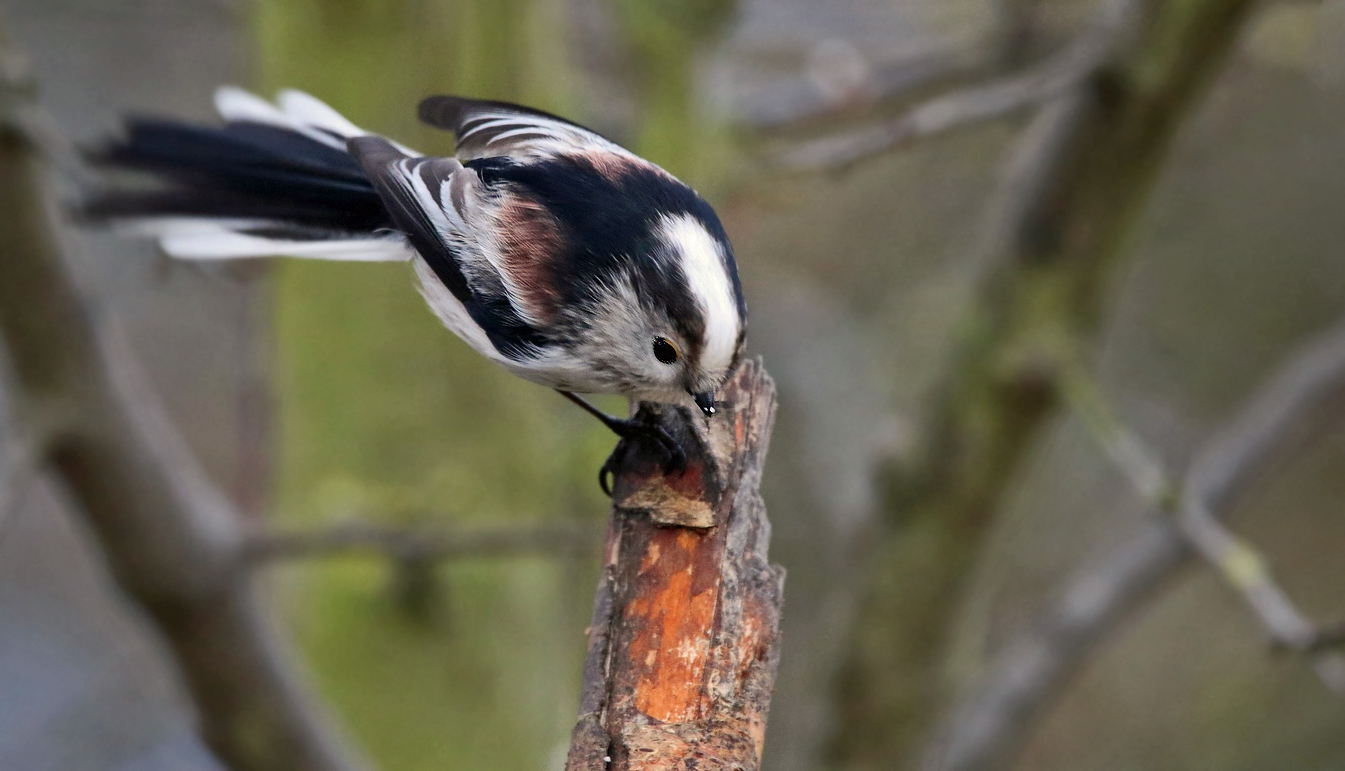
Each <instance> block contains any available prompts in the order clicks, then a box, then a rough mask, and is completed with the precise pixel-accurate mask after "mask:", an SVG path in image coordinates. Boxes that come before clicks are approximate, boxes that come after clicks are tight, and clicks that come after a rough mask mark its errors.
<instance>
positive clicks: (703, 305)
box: [661, 214, 742, 372]
mask: <svg viewBox="0 0 1345 771" xmlns="http://www.w3.org/2000/svg"><path fill="white" fill-rule="evenodd" d="M661 236H662V238H663V240H664V242H665V243H667V244H668V245H669V246H671V247H673V248H674V249H676V250H677V254H678V255H680V257H681V260H682V274H683V275H685V276H686V279H687V284H688V286H689V287H690V289H691V296H692V297H694V298H695V299H696V303H697V304H698V305H699V306H700V309H701V312H702V313H704V314H705V339H704V340H703V341H702V342H703V344H704V345H703V349H702V352H701V368H702V369H704V370H706V371H709V372H721V371H723V370H725V369H727V368H728V366H729V363H730V362H731V361H733V351H734V349H735V348H736V347H737V345H738V332H739V330H740V328H741V326H742V320H741V319H739V318H738V303H737V301H736V300H735V299H734V296H733V283H732V279H731V278H730V277H729V275H728V272H727V271H726V270H725V269H724V257H723V254H722V251H721V246H720V244H719V242H718V241H716V240H715V238H714V236H711V235H710V233H709V231H707V230H706V229H705V226H704V225H702V224H701V223H700V222H699V221H698V220H697V219H696V218H695V217H692V216H691V215H689V214H680V215H677V216H675V217H664V218H663V227H662V232H661Z"/></svg>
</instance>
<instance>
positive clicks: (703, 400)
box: [691, 391, 715, 418]
mask: <svg viewBox="0 0 1345 771" xmlns="http://www.w3.org/2000/svg"><path fill="white" fill-rule="evenodd" d="M691 398H692V399H694V400H695V402H696V406H697V407H700V408H701V412H704V413H705V417H707V418H708V417H710V416H711V415H713V414H715V394H714V392H713V391H704V392H702V393H698V394H692V395H691Z"/></svg>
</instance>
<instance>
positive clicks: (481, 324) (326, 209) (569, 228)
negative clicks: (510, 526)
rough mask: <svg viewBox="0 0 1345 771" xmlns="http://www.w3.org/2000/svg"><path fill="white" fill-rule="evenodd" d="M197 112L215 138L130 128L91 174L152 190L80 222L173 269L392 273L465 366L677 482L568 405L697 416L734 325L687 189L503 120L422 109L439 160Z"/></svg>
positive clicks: (726, 250) (608, 146)
mask: <svg viewBox="0 0 1345 771" xmlns="http://www.w3.org/2000/svg"><path fill="white" fill-rule="evenodd" d="M215 102H216V106H217V108H218V110H219V112H220V115H221V116H222V117H223V118H224V121H225V124H224V126H222V127H206V126H198V125H190V124H186V123H181V122H177V121H166V120H133V121H129V122H128V125H127V130H126V133H125V136H124V137H122V138H120V139H118V140H116V141H114V142H112V143H110V144H108V145H107V146H105V147H103V148H102V149H101V150H100V151H99V152H97V153H96V154H95V156H94V157H95V158H96V159H97V160H98V161H100V162H102V163H104V164H106V165H109V166H112V167H120V168H128V169H134V170H139V171H144V172H148V173H150V174H151V175H153V176H154V177H155V178H156V179H157V181H158V185H157V187H155V188H153V189H151V190H149V191H145V190H144V189H143V188H141V189H136V190H131V189H121V190H113V191H111V192H107V193H104V194H102V195H100V196H99V197H97V198H95V199H94V200H92V201H89V202H87V203H86V204H85V206H84V211H85V213H86V214H88V215H90V216H91V217H93V218H95V219H100V220H106V221H111V222H113V223H119V224H126V225H131V226H133V227H134V228H135V229H136V230H138V231H139V232H142V233H147V234H150V235H153V236H156V237H157V238H158V240H159V243H160V244H161V245H162V248H163V250H164V251H165V252H167V253H168V254H170V255H172V256H174V257H178V258H182V259H189V260H214V259H237V258H249V257H266V256H281V255H283V256H292V257H309V258H315V259H327V260H382V261H410V262H411V263H412V264H413V265H414V269H415V273H416V276H417V277H418V279H419V282H420V287H421V292H422V294H423V295H424V297H425V300H426V301H427V302H428V303H429V305H430V308H431V309H433V311H434V313H435V314H436V315H438V317H439V318H440V319H441V320H442V321H443V323H444V325H445V326H447V327H448V328H449V329H450V330H452V331H453V332H454V333H456V334H457V335H458V336H459V337H461V338H462V339H463V340H464V341H466V342H467V344H468V345H470V346H471V347H472V348H474V349H476V350H477V351H478V352H480V353H481V354H483V355H484V356H486V357H487V358H489V359H491V360H493V361H495V362H497V363H499V364H501V365H503V366H504V367H506V368H507V369H509V370H510V371H511V372H513V373H514V374H517V375H519V376H521V377H523V378H526V379H528V380H531V381H533V382H535V383H540V384H542V385H545V386H548V387H551V388H554V389H556V390H558V391H560V392H561V393H563V394H564V395H566V396H567V397H569V398H570V399H572V400H574V401H575V402H577V403H578V404H580V405H581V406H583V407H584V408H585V409H587V410H588V411H589V412H591V413H593V414H594V415H595V416H597V417H598V418H599V419H600V420H602V421H603V423H604V424H606V425H607V426H608V427H609V428H611V429H612V430H613V431H615V432H616V433H617V434H618V435H620V436H621V437H622V438H623V439H628V438H632V437H634V436H637V435H645V436H652V437H653V438H654V439H657V440H658V441H659V442H660V443H661V444H663V446H664V447H665V448H666V450H667V452H668V454H669V458H670V460H671V461H672V462H673V463H674V464H680V463H681V450H680V449H679V448H678V447H677V446H676V443H675V442H673V441H672V440H671V439H670V438H669V437H668V435H667V434H666V433H665V432H663V431H662V429H660V428H658V427H657V426H651V425H644V424H638V423H636V422H634V421H631V420H622V419H617V418H613V417H610V416H607V415H605V414H603V413H602V412H600V411H598V410H597V409H595V408H593V407H592V406H591V405H589V404H588V403H587V402H585V401H583V400H582V399H580V398H579V397H578V396H576V395H575V394H576V393H594V394H618V395H622V396H626V397H629V398H630V399H632V400H643V401H654V402H667V403H694V404H695V405H696V406H697V407H699V408H700V409H701V410H702V411H703V412H704V413H705V415H706V416H711V415H713V414H714V412H715V407H714V404H715V401H714V396H715V392H716V390H717V389H718V388H719V387H720V386H721V385H722V384H723V382H724V380H725V378H726V377H727V375H728V372H729V370H730V369H731V368H732V367H733V366H734V365H735V364H736V363H737V361H738V359H739V357H740V356H741V353H742V347H743V335H744V329H745V321H746V306H745V304H744V302H743V295H742V288H741V286H740V284H739V280H738V272H737V268H736V266H735V264H734V260H733V252H732V249H731V248H730V247H729V241H728V237H727V236H726V235H725V233H724V229H723V227H722V226H721V225H720V223H719V219H718V218H717V217H716V216H715V213H714V211H713V210H712V209H711V208H710V206H709V204H707V203H706V202H705V201H704V200H703V199H702V198H701V197H700V196H699V195H697V194H696V193H695V191H693V190H692V189H691V188H690V187H688V186H687V185H685V184H683V183H681V182H679V181H678V180H677V179H675V178H674V177H673V176H672V175H670V174H668V173H667V172H665V171H664V170H662V169H660V168H659V167H658V166H655V165H654V164H652V163H650V162H648V161H646V160H644V159H642V158H639V157H637V156H635V155H634V154H632V153H630V152H628V151H627V150H625V149H623V148H621V147H619V146H618V145H616V144H615V143H613V142H611V141H608V140H607V139H605V138H603V137H601V136H599V135H598V134H596V133H594V132H592V131H590V130H588V129H586V128H584V127H582V126H579V125H576V124H574V123H571V122H569V121H567V120H564V119H562V118H558V117H556V116H554V115H549V114H547V113H543V112H539V111H537V110H532V109H528V108H526V107H520V106H517V105H513V104H507V103H504V102H491V101H480V100H474V99H462V98H458V97H451V96H436V97H430V98H429V99H426V100H425V101H423V102H421V104H420V118H421V120H423V121H425V122H426V123H428V124H430V125H432V126H436V127H439V128H442V129H446V130H448V131H452V132H453V133H454V134H455V135H456V138H457V146H456V151H455V157H452V158H436V157H427V156H423V155H421V154H420V153H417V152H414V151H412V150H410V149H408V148H406V147H404V146H402V145H400V144H398V143H396V142H393V141H391V140H388V139H385V138H383V137H380V136H375V135H371V134H368V133H366V132H365V131H362V130H361V129H359V128H358V127H356V126H355V125H354V124H352V123H351V122H350V121H348V120H346V119H345V118H344V117H342V116H341V115H340V114H338V113H337V112H336V111H335V110H333V109H332V108H331V107H329V106H327V105H326V104H324V103H322V102H320V101H318V100H317V99H315V98H313V97H311V96H309V95H307V94H304V93H300V92H297V91H285V92H282V93H281V94H280V96H279V99H278V100H277V103H276V104H271V103H270V102H267V101H265V100H263V99H261V98H259V97H257V96H254V95H252V94H250V93H247V92H245V91H242V90H239V89H236V88H223V89H220V91H219V92H218V93H217V94H216V98H215ZM610 464H611V460H610V459H609V464H608V465H605V466H604V472H603V474H602V475H601V476H600V478H601V479H602V481H603V486H604V489H607V484H606V475H607V473H608V472H609V471H611V470H612V469H611V468H610Z"/></svg>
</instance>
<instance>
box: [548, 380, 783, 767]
mask: <svg viewBox="0 0 1345 771" xmlns="http://www.w3.org/2000/svg"><path fill="white" fill-rule="evenodd" d="M721 398H722V399H723V400H724V404H723V407H722V408H721V410H720V412H719V414H717V415H715V416H714V418H713V419H711V420H709V421H708V422H707V421H706V420H705V419H704V418H701V417H700V416H699V415H698V414H694V413H693V412H692V411H690V410H687V409H680V408H666V407H654V406H651V405H644V406H643V407H642V408H641V409H642V410H643V411H646V412H648V413H650V414H651V415H653V416H656V417H657V418H658V419H659V420H660V421H662V424H663V425H664V426H665V427H668V428H669V430H670V431H671V432H672V433H673V434H674V436H676V437H677V438H678V439H679V441H680V442H681V443H682V445H683V446H684V447H686V448H687V449H688V456H689V461H688V463H687V467H686V469H685V470H684V471H683V472H680V473H675V474H672V475H670V476H664V474H663V472H662V471H661V470H660V466H659V459H658V458H657V457H655V456H651V455H649V454H646V453H647V450H645V449H642V448H639V447H635V448H632V450H631V451H630V452H628V453H627V455H626V458H625V463H624V468H623V471H622V473H621V474H620V475H619V476H618V477H617V480H616V486H615V490H614V496H613V517H612V522H611V526H610V529H609V531H608V536H607V548H606V554H605V559H604V569H603V576H602V579H601V580H600V582H599V586H598V593H597V598H596V600H595V602H594V610H593V623H592V626H591V627H590V630H589V647H588V656H587V659H586V661H585V665H584V690H583V696H582V698H581V702H580V717H579V722H578V724H577V725H576V726H575V729H574V733H573V736H572V742H571V746H570V755H569V760H568V762H567V764H566V769H567V771H608V770H609V769H610V771H672V770H674V769H676V770H677V771H682V770H683V769H685V770H686V771H691V770H692V769H696V771H712V770H715V769H722V770H723V771H729V770H730V769H732V770H734V771H754V770H755V769H757V768H759V767H760V763H761V747H762V742H763V740H764V738H765V730H766V713H767V709H768V708H769V706H770V695H771V689H772V685H773V683H774V680H775V668H776V662H777V660H778V658H779V642H780V634H779V622H780V607H781V601H782V597H783V595H782V589H783V581H784V571H783V570H782V569H781V568H779V567H778V566H773V565H771V564H769V562H768V561H767V548H768V545H769V540H770V523H769V522H768V521H767V519H766V510H765V506H764V505H763V503H762V501H761V497H760V495H759V493H758V486H759V483H760V477H761V468H762V463H763V461H764V459H765V454H766V445H767V441H768V438H769V435H770V429H771V423H772V419H773V417H774V413H775V387H774V384H773V383H772V382H771V380H770V378H769V377H768V376H767V375H766V373H765V371H764V370H762V368H761V365H760V363H759V362H746V363H744V364H743V365H742V366H741V367H740V368H739V369H738V371H737V372H736V373H735V375H734V377H733V378H732V379H731V380H730V382H729V383H728V384H727V385H726V386H725V387H724V389H723V392H722V394H721Z"/></svg>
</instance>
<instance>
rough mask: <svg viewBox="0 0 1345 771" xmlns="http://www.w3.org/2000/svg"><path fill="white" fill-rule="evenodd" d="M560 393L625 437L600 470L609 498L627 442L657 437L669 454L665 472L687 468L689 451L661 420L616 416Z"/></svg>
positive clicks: (599, 480) (564, 392)
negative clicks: (678, 442)
mask: <svg viewBox="0 0 1345 771" xmlns="http://www.w3.org/2000/svg"><path fill="white" fill-rule="evenodd" d="M559 393H560V395H561V396H564V397H565V398H566V399H569V400H570V401H572V402H574V403H575V404H577V405H579V406H580V407H581V408H583V410H584V411H585V412H587V413H589V414H590V415H592V416H593V417H595V418H597V419H598V420H600V421H602V424H603V425H605V426H607V427H608V428H610V429H611V430H612V432H613V433H615V434H616V435H617V436H619V437H621V440H620V441H618V442H617V443H616V447H615V448H614V449H613V450H612V454H611V455H608V456H607V460H605V461H603V464H602V468H600V469H598V486H599V487H601V488H602V491H603V492H604V493H606V494H607V497H609V498H610V497H611V496H612V485H613V483H615V482H616V475H617V472H619V471H620V470H621V459H622V458H624V457H625V455H626V447H627V444H626V443H627V442H630V441H639V440H642V439H653V440H654V441H655V442H658V444H659V447H661V448H662V449H663V453H664V455H665V457H666V461H667V462H666V463H665V464H664V466H663V470H664V471H665V472H668V471H681V470H682V469H684V468H686V464H687V455H686V451H684V450H683V449H682V447H681V445H679V444H677V440H675V439H673V438H672V435H671V434H669V433H668V430H667V429H665V428H664V427H663V426H661V425H659V424H658V423H657V422H655V421H652V420H649V419H645V420H637V419H634V418H631V419H625V420H623V419H621V418H614V417H612V416H611V415H608V414H606V413H604V412H603V411H602V410H599V409H598V408H596V407H594V406H593V405H591V404H589V403H588V402H586V401H584V400H583V399H581V398H579V397H578V396H576V395H574V394H572V393H570V392H569V391H559Z"/></svg>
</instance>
